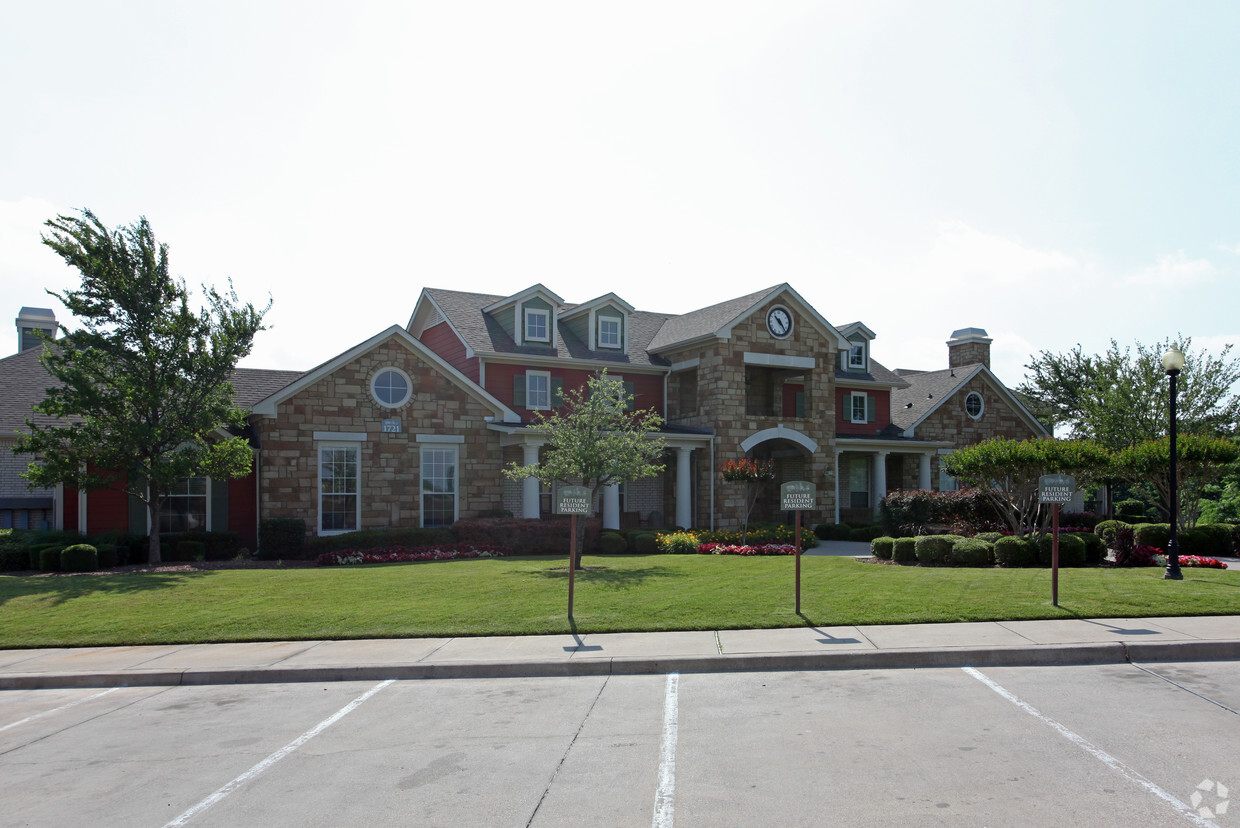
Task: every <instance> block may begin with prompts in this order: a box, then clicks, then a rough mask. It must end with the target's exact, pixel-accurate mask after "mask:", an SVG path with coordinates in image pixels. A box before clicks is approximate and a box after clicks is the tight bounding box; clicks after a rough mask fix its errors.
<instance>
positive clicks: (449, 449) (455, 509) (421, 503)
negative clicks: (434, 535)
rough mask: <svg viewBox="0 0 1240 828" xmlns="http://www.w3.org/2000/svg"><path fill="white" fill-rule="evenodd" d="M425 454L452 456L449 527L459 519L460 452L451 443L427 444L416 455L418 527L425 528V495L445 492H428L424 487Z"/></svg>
mask: <svg viewBox="0 0 1240 828" xmlns="http://www.w3.org/2000/svg"><path fill="white" fill-rule="evenodd" d="M427 452H445V453H448V454H451V455H452V492H451V494H452V520H451V521H450V522H449V523H448V525H449V526H451V525H452V524H453V523H456V522H457V521H458V520H460V517H461V450H460V449H459V448H458V447H457V446H455V445H453V444H451V443H439V442H427V443H423V444H422V446H421V451H420V452H419V453H418V525H419V526H421V527H423V528H425V527H426V497H427V495H442V494H445V492H428V491H427V490H426V486H425V471H424V470H425V469H426V465H427V464H426V455H427Z"/></svg>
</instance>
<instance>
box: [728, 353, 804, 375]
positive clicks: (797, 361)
mask: <svg viewBox="0 0 1240 828" xmlns="http://www.w3.org/2000/svg"><path fill="white" fill-rule="evenodd" d="M745 364H746V365H765V366H768V367H770V368H800V369H802V370H806V371H810V370H813V368H814V366H815V365H817V364H818V361H817V360H816V359H814V358H813V357H800V356H788V355H786V354H759V353H754V352H753V351H746V352H745Z"/></svg>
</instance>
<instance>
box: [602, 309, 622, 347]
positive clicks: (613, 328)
mask: <svg viewBox="0 0 1240 828" xmlns="http://www.w3.org/2000/svg"><path fill="white" fill-rule="evenodd" d="M622 324H623V322H622V320H621V319H620V318H619V317H618V316H600V317H599V318H598V346H599V347H600V348H619V347H620V326H621V325H622Z"/></svg>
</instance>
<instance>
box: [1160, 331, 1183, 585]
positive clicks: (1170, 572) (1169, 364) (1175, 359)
mask: <svg viewBox="0 0 1240 828" xmlns="http://www.w3.org/2000/svg"><path fill="white" fill-rule="evenodd" d="M1162 367H1163V371H1165V372H1166V374H1167V376H1168V377H1170V378H1171V388H1170V394H1171V411H1170V414H1171V421H1170V423H1169V427H1170V428H1169V432H1168V433H1169V435H1170V438H1171V445H1170V452H1169V453H1170V455H1171V456H1170V458H1169V460H1170V463H1171V468H1170V469H1169V474H1168V482H1169V483H1170V484H1171V485H1170V489H1171V494H1170V498H1169V500H1170V503H1168V504H1167V505H1168V512H1169V514H1168V517H1169V519H1170V521H1171V532H1170V538H1169V539H1168V540H1167V571H1166V572H1164V573H1163V579H1164V580H1168V581H1182V580H1184V573H1182V572H1180V539H1179V532H1178V530H1177V526H1176V524H1177V523H1178V521H1179V515H1178V512H1179V508H1178V506H1179V503H1180V494H1179V492H1178V491H1177V490H1176V466H1177V464H1178V458H1177V457H1176V454H1175V378H1176V377H1177V376H1179V374H1180V371H1181V370H1182V369H1183V368H1184V352H1183V351H1181V350H1180V346H1179V345H1175V344H1172V346H1171V347H1170V348H1168V349H1167V352H1166V353H1165V354H1163V358H1162Z"/></svg>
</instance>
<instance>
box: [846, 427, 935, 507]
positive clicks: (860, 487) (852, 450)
mask: <svg viewBox="0 0 1240 828" xmlns="http://www.w3.org/2000/svg"><path fill="white" fill-rule="evenodd" d="M950 445H951V444H950V443H947V442H943V441H937V440H913V439H909V438H905V437H877V438H876V437H868V438H858V437H851V436H849V435H842V434H841V435H837V437H836V441H835V465H834V470H835V475H834V476H835V522H836V523H840V522H844V523H868V522H871V521H873V520H874V519H875V518H876V517H877V516H878V506H879V503H881V502H882V500H883V498H884V497H886V496H887V493H888V492H890V491H895V490H900V489H925V490H927V491H929V490H932V489H934V488H936V487H935V486H934V480H933V477H932V473H931V472H932V463H933V461H934V459H935V458H936V457H937V456H938V455H939V453H940V450H941V449H945V448H949V447H950Z"/></svg>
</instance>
